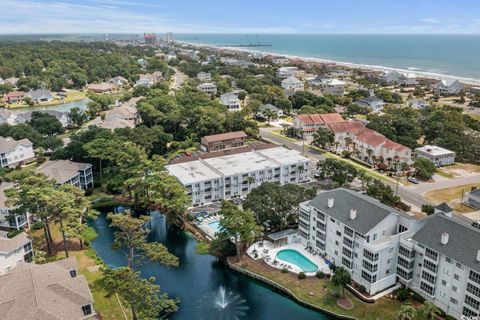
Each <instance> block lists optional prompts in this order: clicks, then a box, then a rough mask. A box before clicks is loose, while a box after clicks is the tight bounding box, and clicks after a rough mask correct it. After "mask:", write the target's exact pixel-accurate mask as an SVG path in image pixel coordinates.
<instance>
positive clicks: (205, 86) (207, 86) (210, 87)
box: [197, 82, 217, 95]
mask: <svg viewBox="0 0 480 320" xmlns="http://www.w3.org/2000/svg"><path fill="white" fill-rule="evenodd" d="M197 89H198V90H199V91H202V92H205V93H208V94H214V95H215V94H217V85H216V84H215V83H213V82H205V83H201V84H199V85H198V86H197Z"/></svg>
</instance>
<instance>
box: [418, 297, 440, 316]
mask: <svg viewBox="0 0 480 320" xmlns="http://www.w3.org/2000/svg"><path fill="white" fill-rule="evenodd" d="M422 311H423V312H424V313H425V314H426V315H427V318H428V319H431V318H432V314H434V313H439V312H440V309H439V308H438V307H437V306H436V305H434V304H433V303H431V302H430V301H425V302H424V303H423V305H422Z"/></svg>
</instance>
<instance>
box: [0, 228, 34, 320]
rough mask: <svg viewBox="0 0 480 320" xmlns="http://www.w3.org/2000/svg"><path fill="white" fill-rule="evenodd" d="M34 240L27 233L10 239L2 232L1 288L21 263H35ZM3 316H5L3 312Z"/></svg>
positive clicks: (0, 258) (0, 241) (0, 247)
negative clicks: (10, 273)
mask: <svg viewBox="0 0 480 320" xmlns="http://www.w3.org/2000/svg"><path fill="white" fill-rule="evenodd" d="M32 240H33V239H32V238H31V237H30V236H29V235H28V234H27V233H25V232H21V233H19V234H17V235H15V236H14V237H11V238H9V237H8V233H7V232H5V231H0V288H1V287H2V285H1V284H2V279H3V277H2V276H3V275H4V274H6V273H8V272H10V271H11V270H13V269H14V268H15V267H16V266H17V265H18V264H19V263H22V262H32V261H33V248H32ZM0 291H1V289H0ZM0 299H1V297H0ZM3 316H5V315H4V313H3V312H2V317H3ZM3 319H8V318H3Z"/></svg>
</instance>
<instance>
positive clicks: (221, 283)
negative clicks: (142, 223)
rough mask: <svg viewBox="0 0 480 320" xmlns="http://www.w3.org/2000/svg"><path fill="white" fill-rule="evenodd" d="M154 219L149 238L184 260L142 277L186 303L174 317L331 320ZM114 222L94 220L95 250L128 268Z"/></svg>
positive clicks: (146, 270)
mask: <svg viewBox="0 0 480 320" xmlns="http://www.w3.org/2000/svg"><path fill="white" fill-rule="evenodd" d="M113 211H114V210H113V209H110V210H108V211H105V212H113ZM150 216H151V218H152V219H151V221H150V223H149V225H148V227H149V228H150V229H151V233H150V235H149V237H148V240H149V241H159V242H162V243H163V244H164V245H166V246H167V248H168V249H169V251H170V252H172V253H173V254H174V255H176V256H177V257H178V258H179V260H180V265H179V266H178V267H176V268H171V267H165V266H161V265H158V264H153V263H150V264H146V265H144V266H142V267H141V268H140V271H141V275H142V277H152V276H153V277H155V278H156V280H157V283H158V284H159V285H160V287H161V291H162V292H167V293H168V294H169V295H170V296H171V297H175V298H179V299H180V305H179V311H178V312H177V313H175V314H174V315H172V316H171V317H169V319H171V320H192V319H199V320H257V319H258V320H291V319H298V320H300V319H302V320H325V319H331V318H329V317H327V316H326V315H323V314H321V313H318V312H315V311H313V310H310V309H306V308H304V307H302V306H300V305H299V304H297V303H295V302H294V301H292V300H291V299H289V298H287V297H285V296H283V295H281V294H278V293H276V292H274V291H272V290H271V289H270V288H269V287H268V286H265V285H263V284H262V283H259V282H256V281H254V280H252V279H250V278H248V277H245V276H243V275H241V274H239V273H237V272H233V271H231V270H230V269H228V268H227V267H225V265H223V264H222V263H220V262H218V261H217V259H216V258H214V257H212V256H210V255H199V254H196V253H195V246H196V243H197V242H196V240H195V239H194V238H193V237H192V236H191V235H190V234H188V233H185V232H183V231H181V230H179V229H178V228H175V227H174V226H170V225H168V224H167V223H166V218H165V216H164V215H162V214H160V213H158V212H152V213H150ZM109 223H110V222H109V221H107V219H106V214H105V213H103V214H101V215H99V217H98V218H97V219H96V220H95V221H92V222H91V225H92V226H93V227H94V228H95V229H96V230H97V232H98V234H99V236H98V237H97V239H95V241H93V244H92V246H93V248H94V249H95V251H96V252H97V254H98V255H99V256H100V257H101V258H102V259H103V260H104V261H105V262H106V263H107V264H108V265H109V266H111V267H119V266H125V265H126V258H125V255H124V253H123V252H121V251H114V250H112V249H111V245H112V243H113V231H112V229H111V228H109V227H108V225H109ZM220 288H223V289H220Z"/></svg>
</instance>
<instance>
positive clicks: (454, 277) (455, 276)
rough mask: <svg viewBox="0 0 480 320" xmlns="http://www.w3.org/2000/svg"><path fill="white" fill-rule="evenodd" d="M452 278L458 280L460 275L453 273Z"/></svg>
mask: <svg viewBox="0 0 480 320" xmlns="http://www.w3.org/2000/svg"><path fill="white" fill-rule="evenodd" d="M453 279H455V280H457V281H459V280H460V276H459V275H458V274H456V273H455V274H454V275H453Z"/></svg>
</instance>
